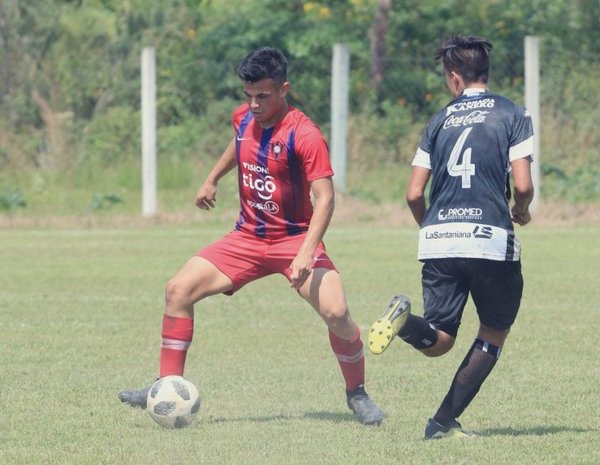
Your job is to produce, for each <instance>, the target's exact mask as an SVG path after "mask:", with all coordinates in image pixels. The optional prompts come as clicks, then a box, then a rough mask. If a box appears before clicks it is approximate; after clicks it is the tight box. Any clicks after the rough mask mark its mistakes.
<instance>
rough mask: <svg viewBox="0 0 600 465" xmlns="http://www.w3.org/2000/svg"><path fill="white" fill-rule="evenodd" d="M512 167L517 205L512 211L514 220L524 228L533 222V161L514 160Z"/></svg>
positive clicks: (527, 159)
mask: <svg viewBox="0 0 600 465" xmlns="http://www.w3.org/2000/svg"><path fill="white" fill-rule="evenodd" d="M511 167H512V175H513V185H514V191H515V193H514V199H515V203H514V205H513V207H512V209H511V213H512V220H513V221H514V222H515V223H517V224H520V225H521V226H524V225H526V224H527V223H529V221H531V214H530V213H529V205H530V204H531V201H532V200H533V181H532V179H531V160H530V158H529V157H526V158H519V159H517V160H513V161H512V162H511Z"/></svg>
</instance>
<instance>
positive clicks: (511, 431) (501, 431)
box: [475, 426, 598, 436]
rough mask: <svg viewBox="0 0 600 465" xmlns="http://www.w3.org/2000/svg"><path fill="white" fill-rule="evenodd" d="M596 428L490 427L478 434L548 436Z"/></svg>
mask: <svg viewBox="0 0 600 465" xmlns="http://www.w3.org/2000/svg"><path fill="white" fill-rule="evenodd" d="M592 431H598V429H596V428H587V429H585V428H569V427H566V426H539V427H536V428H525V429H519V428H490V429H486V430H480V431H477V432H476V433H475V434H477V435H478V436H546V435H547V434H557V433H590V432H592Z"/></svg>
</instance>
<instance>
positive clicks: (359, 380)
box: [329, 326, 365, 391]
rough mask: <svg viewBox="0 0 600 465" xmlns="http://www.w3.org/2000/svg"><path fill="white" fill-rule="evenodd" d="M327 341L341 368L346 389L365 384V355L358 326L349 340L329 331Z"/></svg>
mask: <svg viewBox="0 0 600 465" xmlns="http://www.w3.org/2000/svg"><path fill="white" fill-rule="evenodd" d="M329 342H330V343H331V348H332V349H333V353H334V354H335V356H336V357H337V359H338V362H339V364H340V368H341V369H342V375H343V376H344V381H346V390H348V391H350V390H352V389H356V388H357V387H358V386H360V385H361V384H365V356H364V353H363V343H362V341H361V339H360V329H358V326H357V327H356V333H355V335H354V338H352V339H351V340H347V339H342V338H340V337H338V336H336V335H335V334H333V333H332V332H331V331H329Z"/></svg>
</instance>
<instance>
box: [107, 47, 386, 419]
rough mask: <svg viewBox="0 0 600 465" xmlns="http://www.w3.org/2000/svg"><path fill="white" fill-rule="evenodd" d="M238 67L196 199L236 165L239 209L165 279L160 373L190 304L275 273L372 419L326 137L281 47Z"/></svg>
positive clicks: (185, 328) (141, 401)
mask: <svg viewBox="0 0 600 465" xmlns="http://www.w3.org/2000/svg"><path fill="white" fill-rule="evenodd" d="M238 75H239V77H240V79H241V81H242V83H243V89H244V94H245V96H246V103H245V104H242V105H240V106H239V107H238V108H237V109H235V111H234V112H233V126H234V129H235V136H234V137H233V139H232V140H231V142H230V143H229V145H228V146H227V148H226V149H225V151H224V152H223V154H222V155H221V157H220V158H219V160H218V161H217V163H216V164H215V166H214V167H213V169H212V171H211V172H210V173H209V175H208V177H207V179H206V180H205V182H204V183H203V184H202V186H201V187H200V189H199V190H198V194H197V196H196V205H197V206H198V207H199V208H202V209H205V210H210V209H212V208H214V207H215V205H216V198H217V185H218V182H219V180H220V179H221V178H222V177H223V176H225V175H226V174H227V173H229V172H230V171H232V170H233V169H234V168H237V176H238V183H239V198H240V214H239V218H238V220H237V222H236V224H235V228H234V229H233V230H232V231H231V232H230V233H228V234H227V235H225V236H224V237H223V238H221V239H219V240H217V241H216V242H214V243H213V244H210V245H208V246H206V247H204V248H202V249H201V250H199V251H198V252H197V254H196V255H195V256H193V257H192V258H190V259H189V260H188V261H187V263H186V264H185V265H184V266H183V267H182V268H181V269H180V270H179V271H178V272H177V273H176V274H175V276H174V277H173V278H172V279H171V280H170V281H169V282H168V284H167V287H166V306H165V315H164V318H163V326H162V346H161V357H160V374H159V376H160V377H164V376H168V375H180V376H181V375H183V370H184V366H185V360H186V353H187V349H188V347H189V345H190V343H191V341H192V336H193V329H194V320H193V319H194V304H196V303H197V302H199V301H201V300H202V299H204V298H205V297H208V296H211V295H214V294H219V293H224V294H228V295H231V294H233V293H234V292H236V291H237V290H238V289H240V288H241V287H242V286H244V285H245V284H247V283H249V282H251V281H254V280H256V279H259V278H262V277H265V276H268V275H271V274H274V273H279V274H282V275H284V276H285V277H286V278H287V279H288V280H289V282H290V285H291V287H292V288H293V289H294V290H295V291H296V292H297V293H298V294H300V296H301V297H302V298H304V299H305V300H306V301H307V302H308V303H309V304H310V305H312V306H313V308H314V309H315V310H316V311H317V313H318V314H319V315H320V316H321V318H323V320H324V321H325V323H326V324H327V327H328V329H329V340H330V343H331V348H332V351H333V353H334V354H335V356H336V357H337V359H338V362H339V365H340V368H341V371H342V375H343V377H344V380H345V385H346V400H347V404H348V407H349V408H350V409H351V410H352V411H353V412H354V413H355V414H356V417H357V419H358V420H359V421H360V422H361V423H363V424H378V423H380V422H381V421H382V419H383V412H382V411H381V409H380V408H379V407H378V406H377V405H375V404H374V403H373V402H372V401H371V399H370V398H369V396H368V395H367V393H366V392H365V389H364V381H365V359H364V354H363V343H362V340H361V335H360V330H359V328H358V326H357V325H356V323H355V322H354V321H353V320H352V318H351V316H350V313H349V310H348V304H347V302H346V297H345V294H344V289H343V287H342V281H341V279H340V275H339V273H338V272H337V270H336V268H335V265H334V264H333V262H332V261H331V259H330V258H329V257H328V256H327V254H326V251H325V245H324V244H323V241H322V239H323V236H324V234H325V231H326V230H327V227H328V225H329V222H330V219H331V216H332V214H333V210H334V189H333V183H332V179H331V178H332V176H333V170H332V169H331V165H330V162H329V151H328V148H327V144H326V142H325V140H324V139H323V137H322V135H321V132H320V130H319V128H318V126H317V125H316V124H315V123H313V122H312V121H311V120H310V119H309V118H308V117H307V116H306V115H305V114H304V113H302V112H301V111H300V110H298V109H297V108H294V107H293V106H292V105H290V104H288V102H287V93H288V91H289V89H290V84H289V82H288V81H287V60H286V58H285V57H284V56H283V54H282V53H281V52H280V51H279V50H277V49H274V48H269V47H265V48H260V49H258V50H255V51H253V52H251V53H250V54H249V55H248V56H247V57H246V58H245V59H244V60H243V61H242V63H241V65H240V67H239V69H238ZM311 194H312V196H313V198H314V204H313V203H312V202H311ZM148 389H149V388H144V389H139V390H130V391H121V392H120V393H119V398H120V399H121V401H123V402H126V403H128V404H130V405H132V406H134V407H141V408H145V407H146V396H147V393H148Z"/></svg>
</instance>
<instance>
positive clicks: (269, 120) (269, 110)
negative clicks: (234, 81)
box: [244, 78, 290, 128]
mask: <svg viewBox="0 0 600 465" xmlns="http://www.w3.org/2000/svg"><path fill="white" fill-rule="evenodd" d="M289 88H290V85H289V83H288V82H284V83H283V84H278V83H276V82H275V81H273V79H270V78H268V79H262V80H260V81H258V82H244V95H245V96H246V102H248V105H249V107H250V111H252V114H253V115H254V119H255V120H256V122H257V123H258V124H259V125H260V126H261V127H263V128H270V127H272V126H275V124H277V123H278V122H279V120H281V118H283V116H284V115H285V112H286V111H287V100H286V95H287V93H288V90H289Z"/></svg>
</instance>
